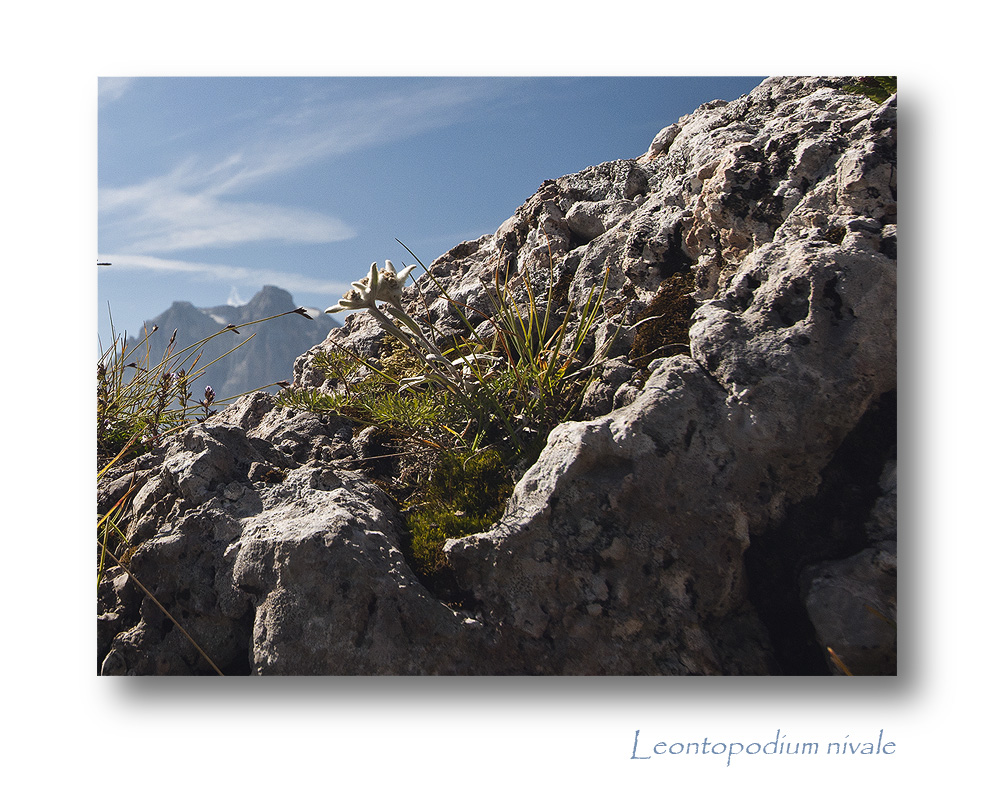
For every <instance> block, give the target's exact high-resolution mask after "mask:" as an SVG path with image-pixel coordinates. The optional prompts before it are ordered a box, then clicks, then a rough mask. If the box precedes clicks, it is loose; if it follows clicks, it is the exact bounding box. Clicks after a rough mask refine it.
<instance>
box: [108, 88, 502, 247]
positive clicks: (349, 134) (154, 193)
mask: <svg viewBox="0 0 1000 800" xmlns="http://www.w3.org/2000/svg"><path fill="white" fill-rule="evenodd" d="M116 80H117V79H104V80H102V82H101V87H102V92H106V96H107V97H112V96H116V95H115V93H118V94H117V96H120V93H121V92H124V91H125V90H126V89H127V88H128V87H127V85H124V86H123V85H121V84H120V83H116ZM310 85H311V86H313V87H314V89H313V93H312V94H311V95H305V94H303V95H301V96H299V97H297V98H293V99H291V100H285V99H283V98H282V99H281V100H280V101H279V100H275V101H274V102H273V103H272V104H271V105H268V104H264V106H263V107H264V108H265V113H264V114H263V115H260V116H258V117H255V116H249V115H248V116H247V117H246V118H245V119H243V120H242V124H241V125H239V126H237V127H236V128H233V129H232V130H231V131H230V132H229V133H228V136H229V137H231V139H230V144H229V146H228V147H227V146H226V144H225V142H226V139H225V135H224V136H223V138H222V149H221V150H220V149H219V144H218V140H216V141H214V142H213V143H212V147H213V149H214V151H215V155H214V157H207V156H205V155H197V154H196V155H189V156H188V157H186V158H184V159H183V160H182V161H180V163H178V164H177V166H176V167H175V168H174V169H172V170H171V171H169V172H168V173H166V174H163V175H159V176H157V177H153V178H151V179H149V180H146V181H144V182H142V183H138V184H133V185H127V186H118V187H113V186H102V187H101V189H100V192H99V209H100V217H101V220H100V221H101V240H102V247H103V248H107V247H111V248H115V249H122V250H125V251H127V252H130V253H133V254H156V253H171V252H177V251H182V250H186V249H193V248H208V247H228V246H234V245H239V244H245V243H250V242H257V241H268V240H272V241H284V242H288V243H328V242H335V241H342V240H345V239H350V238H353V237H354V236H355V235H356V231H355V230H354V229H352V227H351V226H350V225H348V224H347V223H345V222H344V221H343V220H341V219H339V218H337V217H336V216H334V215H332V214H329V213H325V212H324V211H320V210H316V209H309V208H303V207H296V206H294V205H283V204H278V203H272V202H259V201H257V200H254V201H250V200H247V199H244V197H243V195H245V193H246V192H247V191H251V190H252V191H254V195H255V197H258V198H259V197H260V196H261V194H262V193H264V194H266V190H265V191H264V192H262V191H261V187H262V186H263V187H266V185H267V181H268V180H271V179H275V178H278V177H282V176H285V175H288V174H289V173H292V172H293V171H295V170H300V169H303V168H305V167H308V166H310V165H315V164H317V163H319V162H322V161H324V160H326V159H329V158H332V157H335V156H340V155H345V154H348V153H355V152H359V151H362V150H364V149H366V148H371V147H374V146H376V145H378V144H382V143H385V142H388V141H392V140H399V139H402V138H406V137H409V136H412V135H414V134H417V133H420V132H423V131H426V130H431V129H435V128H440V127H443V126H447V125H449V124H451V123H453V122H455V121H456V120H457V119H460V118H461V113H462V109H463V108H464V107H466V106H467V105H468V104H469V103H470V102H473V101H475V100H481V99H482V98H483V96H484V95H485V94H488V93H491V92H496V91H497V90H498V88H499V84H498V83H497V82H496V81H443V82H440V83H437V82H434V83H426V82H416V83H403V84H402V86H401V88H398V89H395V90H392V91H389V90H386V89H385V88H383V89H382V90H381V91H380V92H379V93H373V95H372V96H365V97H363V98H359V97H357V96H354V97H343V96H340V95H337V94H336V90H337V86H336V85H335V84H331V85H330V88H329V89H326V90H324V89H323V84H320V83H316V84H310ZM216 133H218V132H216Z"/></svg>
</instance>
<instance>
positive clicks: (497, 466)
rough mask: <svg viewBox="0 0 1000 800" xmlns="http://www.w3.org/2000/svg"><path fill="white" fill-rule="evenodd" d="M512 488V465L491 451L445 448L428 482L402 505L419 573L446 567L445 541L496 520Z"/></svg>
mask: <svg viewBox="0 0 1000 800" xmlns="http://www.w3.org/2000/svg"><path fill="white" fill-rule="evenodd" d="M513 490H514V482H513V478H512V476H511V471H510V468H509V467H508V466H507V465H506V464H505V463H504V460H503V458H501V456H500V454H499V453H497V452H496V451H495V450H482V451H479V452H477V453H474V454H472V455H463V454H461V453H454V452H443V453H442V454H441V457H440V460H439V461H438V463H437V465H436V466H435V468H434V469H433V471H432V473H431V475H430V478H429V479H428V480H427V482H426V483H425V484H423V485H421V486H419V487H417V489H416V491H415V492H414V494H413V498H414V501H413V502H411V503H410V504H409V505H408V507H407V508H405V509H404V514H405V517H406V523H407V527H408V528H409V531H410V546H409V550H410V555H411V556H412V563H413V565H414V567H415V569H416V570H417V572H418V573H420V574H421V575H423V576H424V577H433V576H434V575H435V574H436V573H439V572H440V571H441V570H442V568H443V567H444V566H445V559H444V552H443V548H444V543H445V541H446V540H448V539H458V538H462V537H464V536H470V535H471V534H474V533H480V532H482V531H484V530H485V529H487V528H488V527H490V526H491V525H492V524H493V523H495V522H496V521H497V520H498V519H499V518H500V515H501V514H502V513H503V509H504V505H505V504H506V502H507V499H508V498H509V497H510V494H511V492H512V491H513Z"/></svg>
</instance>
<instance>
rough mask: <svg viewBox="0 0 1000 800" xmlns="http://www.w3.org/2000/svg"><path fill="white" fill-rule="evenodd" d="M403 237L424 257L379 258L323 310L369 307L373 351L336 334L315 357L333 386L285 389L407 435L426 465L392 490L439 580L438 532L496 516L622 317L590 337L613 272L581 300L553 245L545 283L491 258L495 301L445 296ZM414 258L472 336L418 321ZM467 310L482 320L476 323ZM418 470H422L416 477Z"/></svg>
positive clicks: (310, 404) (575, 403)
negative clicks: (362, 351) (559, 277)
mask: <svg viewBox="0 0 1000 800" xmlns="http://www.w3.org/2000/svg"><path fill="white" fill-rule="evenodd" d="M400 244H402V243H400ZM403 247H404V248H405V245H403ZM406 249H407V252H408V253H410V255H411V256H413V257H414V258H415V259H416V261H417V264H414V265H411V266H407V267H404V268H403V269H402V270H401V271H399V272H397V271H396V269H395V267H394V266H393V264H392V262H391V261H386V262H385V267H384V268H383V269H381V270H379V269H378V268H377V265H376V264H374V263H373V264H372V265H371V267H370V269H369V272H368V275H366V276H365V277H364V278H362V279H361V280H358V281H356V282H354V283H353V284H352V288H351V289H350V290H349V291H348V292H347V293H346V294H345V295H344V297H343V298H341V300H340V301H339V302H338V303H337V304H336V305H334V306H331V307H330V308H328V309H327V313H330V314H335V313H338V312H340V311H347V310H351V311H364V312H366V313H368V314H370V315H371V316H372V317H373V318H374V319H375V320H376V322H377V323H378V325H379V326H380V327H381V328H382V330H383V331H385V332H386V333H387V334H388V339H387V342H388V343H389V344H388V345H383V350H382V352H381V354H380V355H379V358H378V359H374V360H372V359H366V358H363V357H361V356H359V355H356V354H354V353H350V352H348V351H346V350H344V349H343V348H340V347H338V346H336V345H335V346H334V348H333V349H331V350H329V351H327V352H324V353H322V354H319V355H317V356H316V357H315V358H314V360H313V363H312V366H313V368H315V369H319V370H320V371H322V372H323V374H324V375H325V376H326V378H327V380H328V381H329V382H332V383H333V384H335V386H336V391H334V392H327V391H322V390H318V389H304V388H299V387H290V388H288V389H286V390H285V391H283V392H281V393H280V394H279V395H278V398H277V399H278V402H279V403H280V404H283V405H288V406H293V407H299V408H307V409H309V410H313V411H319V412H334V413H338V414H341V415H342V416H345V417H349V418H352V419H355V420H358V421H359V422H362V423H364V424H366V425H372V424H374V425H376V426H378V427H379V428H380V429H382V430H383V431H384V432H386V434H387V435H391V436H392V437H394V438H396V439H397V441H403V442H407V441H408V442H409V443H410V445H412V449H411V452H410V453H409V454H403V455H401V457H402V458H406V457H408V458H409V459H410V460H411V462H412V463H414V464H416V463H420V464H421V465H422V467H423V469H411V470H410V471H409V473H410V478H409V480H408V481H403V482H402V483H405V484H406V485H397V486H396V487H395V488H391V489H390V492H391V493H393V494H394V496H395V497H396V499H397V502H399V503H400V506H401V509H402V511H403V514H404V518H405V519H406V521H407V525H408V528H409V531H410V534H411V536H410V541H409V551H410V557H411V562H412V563H413V565H414V567H415V568H416V570H417V572H418V573H420V574H421V575H423V576H424V577H425V578H431V579H432V580H433V578H434V576H435V575H437V574H438V573H440V571H441V567H442V565H443V563H444V561H443V555H442V547H443V545H444V542H445V541H446V540H447V539H449V538H457V537H462V536H467V535H469V534H472V533H476V532H478V531H482V530H484V529H485V528H487V527H489V526H490V525H492V524H493V523H495V522H496V521H497V519H498V518H499V516H500V514H501V512H502V510H503V506H504V503H505V502H506V500H507V498H508V497H509V496H510V493H511V492H512V491H513V486H514V478H515V476H516V473H517V472H518V470H519V469H521V468H523V467H524V466H525V465H526V463H527V462H530V461H531V460H532V459H533V458H534V457H536V456H537V454H538V452H539V451H540V449H541V447H542V445H543V444H544V441H545V438H546V436H547V435H548V433H549V431H551V429H552V428H553V427H555V425H557V424H559V423H560V422H563V421H565V420H567V419H570V418H571V417H572V416H573V415H574V414H575V413H576V412H577V411H578V409H579V407H580V402H581V400H582V398H583V394H584V392H585V390H586V388H587V386H588V385H589V383H590V382H591V381H592V380H593V378H594V373H595V368H596V367H597V366H599V365H600V364H601V363H602V361H603V360H604V358H605V357H606V354H607V352H608V350H609V349H610V347H611V345H612V344H613V342H614V339H615V337H616V336H617V334H618V332H619V331H620V325H619V326H618V327H617V328H615V329H614V330H613V332H612V334H611V335H610V336H608V337H607V338H606V340H605V342H604V344H603V345H602V346H601V347H599V348H596V349H595V348H594V347H593V346H592V344H591V339H592V338H593V337H592V332H593V331H594V328H595V326H596V324H597V322H598V321H599V320H600V319H601V316H602V313H603V300H604V296H605V294H606V292H607V287H608V273H607V272H605V274H604V279H603V282H602V283H601V285H600V286H599V287H594V288H593V289H591V291H590V292H589V293H588V294H587V296H586V298H585V299H584V300H583V302H582V303H581V304H579V305H578V306H575V305H574V304H573V303H569V302H568V300H567V298H565V297H564V295H565V291H564V287H561V286H560V285H559V284H558V282H557V281H556V279H555V274H554V273H555V270H554V267H553V264H552V259H551V258H550V260H549V269H548V274H547V275H545V276H543V278H542V279H544V280H545V281H546V286H545V288H544V289H543V290H542V291H541V292H538V291H536V289H535V287H534V286H533V284H532V281H531V278H530V276H529V275H527V274H523V275H519V276H515V277H513V278H512V279H510V280H506V275H502V274H501V269H500V268H499V267H497V268H496V269H494V271H493V274H492V278H491V282H490V283H485V282H484V284H483V295H484V297H486V298H487V300H486V303H487V307H485V308H473V307H471V306H469V305H467V304H465V303H461V302H458V301H457V300H454V299H453V298H452V297H450V296H449V294H448V292H447V290H446V289H445V287H444V286H443V285H442V284H441V283H440V282H439V281H438V280H437V278H436V277H435V276H434V274H433V273H432V272H430V271H429V270H427V268H426V267H424V265H423V264H422V262H420V259H419V258H417V257H416V256H415V255H414V254H413V253H412V251H410V250H409V248H406ZM502 262H503V259H500V260H499V261H498V263H502ZM418 264H419V265H420V266H421V267H423V269H424V271H425V274H426V275H427V278H428V280H429V281H430V282H432V283H433V286H434V288H436V290H437V291H438V292H439V293H440V296H442V297H443V298H444V299H445V301H446V302H447V304H448V306H449V308H450V309H451V311H452V312H454V314H455V316H457V318H458V319H459V320H460V321H461V324H462V326H463V327H464V329H465V335H463V336H444V335H442V334H441V332H440V331H439V330H437V329H436V328H435V327H434V326H433V325H432V324H431V323H430V322H429V320H428V319H424V320H423V321H418V320H417V319H416V318H415V317H414V316H413V315H411V313H409V312H407V311H406V310H405V309H404V308H403V305H402V299H403V284H404V282H405V280H406V278H407V277H408V276H410V274H411V273H412V272H413V271H414V269H416V266H417V265H418ZM540 280H541V279H540ZM425 302H426V301H425ZM564 302H565V307H563V303H564ZM380 304H381V305H380ZM473 319H476V320H480V321H483V320H485V324H480V325H479V326H478V327H477V325H474V324H473V322H472V320H473ZM414 472H421V473H422V475H423V477H422V478H420V479H416V480H414V479H413V478H412V474H413V473H414Z"/></svg>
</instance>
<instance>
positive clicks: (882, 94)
mask: <svg viewBox="0 0 1000 800" xmlns="http://www.w3.org/2000/svg"><path fill="white" fill-rule="evenodd" d="M844 91H845V92H848V93H850V94H863V95H864V96H865V97H867V98H868V99H869V100H871V101H873V102H875V103H884V102H885V101H886V100H888V99H889V98H890V97H892V95H894V94H895V93H896V76H895V75H864V76H862V77H859V78H855V79H854V83H849V84H848V85H847V86H845V87H844Z"/></svg>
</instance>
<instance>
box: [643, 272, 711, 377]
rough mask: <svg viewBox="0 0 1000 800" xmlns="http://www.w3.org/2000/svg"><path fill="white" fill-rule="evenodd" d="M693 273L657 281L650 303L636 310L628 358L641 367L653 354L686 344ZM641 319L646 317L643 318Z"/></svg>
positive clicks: (665, 353)
mask: <svg viewBox="0 0 1000 800" xmlns="http://www.w3.org/2000/svg"><path fill="white" fill-rule="evenodd" d="M693 291H694V273H692V272H690V271H689V272H682V273H679V274H676V275H671V276H670V277H669V278H667V279H666V280H665V281H663V282H662V283H661V284H660V288H659V291H657V293H656V296H655V297H654V298H653V300H652V301H651V302H650V304H649V305H648V306H647V307H646V308H645V309H644V310H643V311H642V312H641V313H640V314H639V319H638V321H639V322H640V323H642V324H640V325H639V327H638V328H637V329H636V332H635V339H633V341H632V350H631V352H630V353H629V358H630V359H631V361H632V363H633V364H635V365H637V366H639V367H642V368H643V369H645V368H646V367H647V366H649V362H650V361H652V360H653V359H656V358H663V357H665V356H670V355H676V354H677V353H682V352H685V351H686V350H687V349H688V348H689V347H690V342H691V340H690V336H689V330H690V328H691V315H692V314H693V313H694V308H695V303H694V298H692V297H691V293H692V292H693ZM643 320H649V321H648V322H643Z"/></svg>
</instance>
